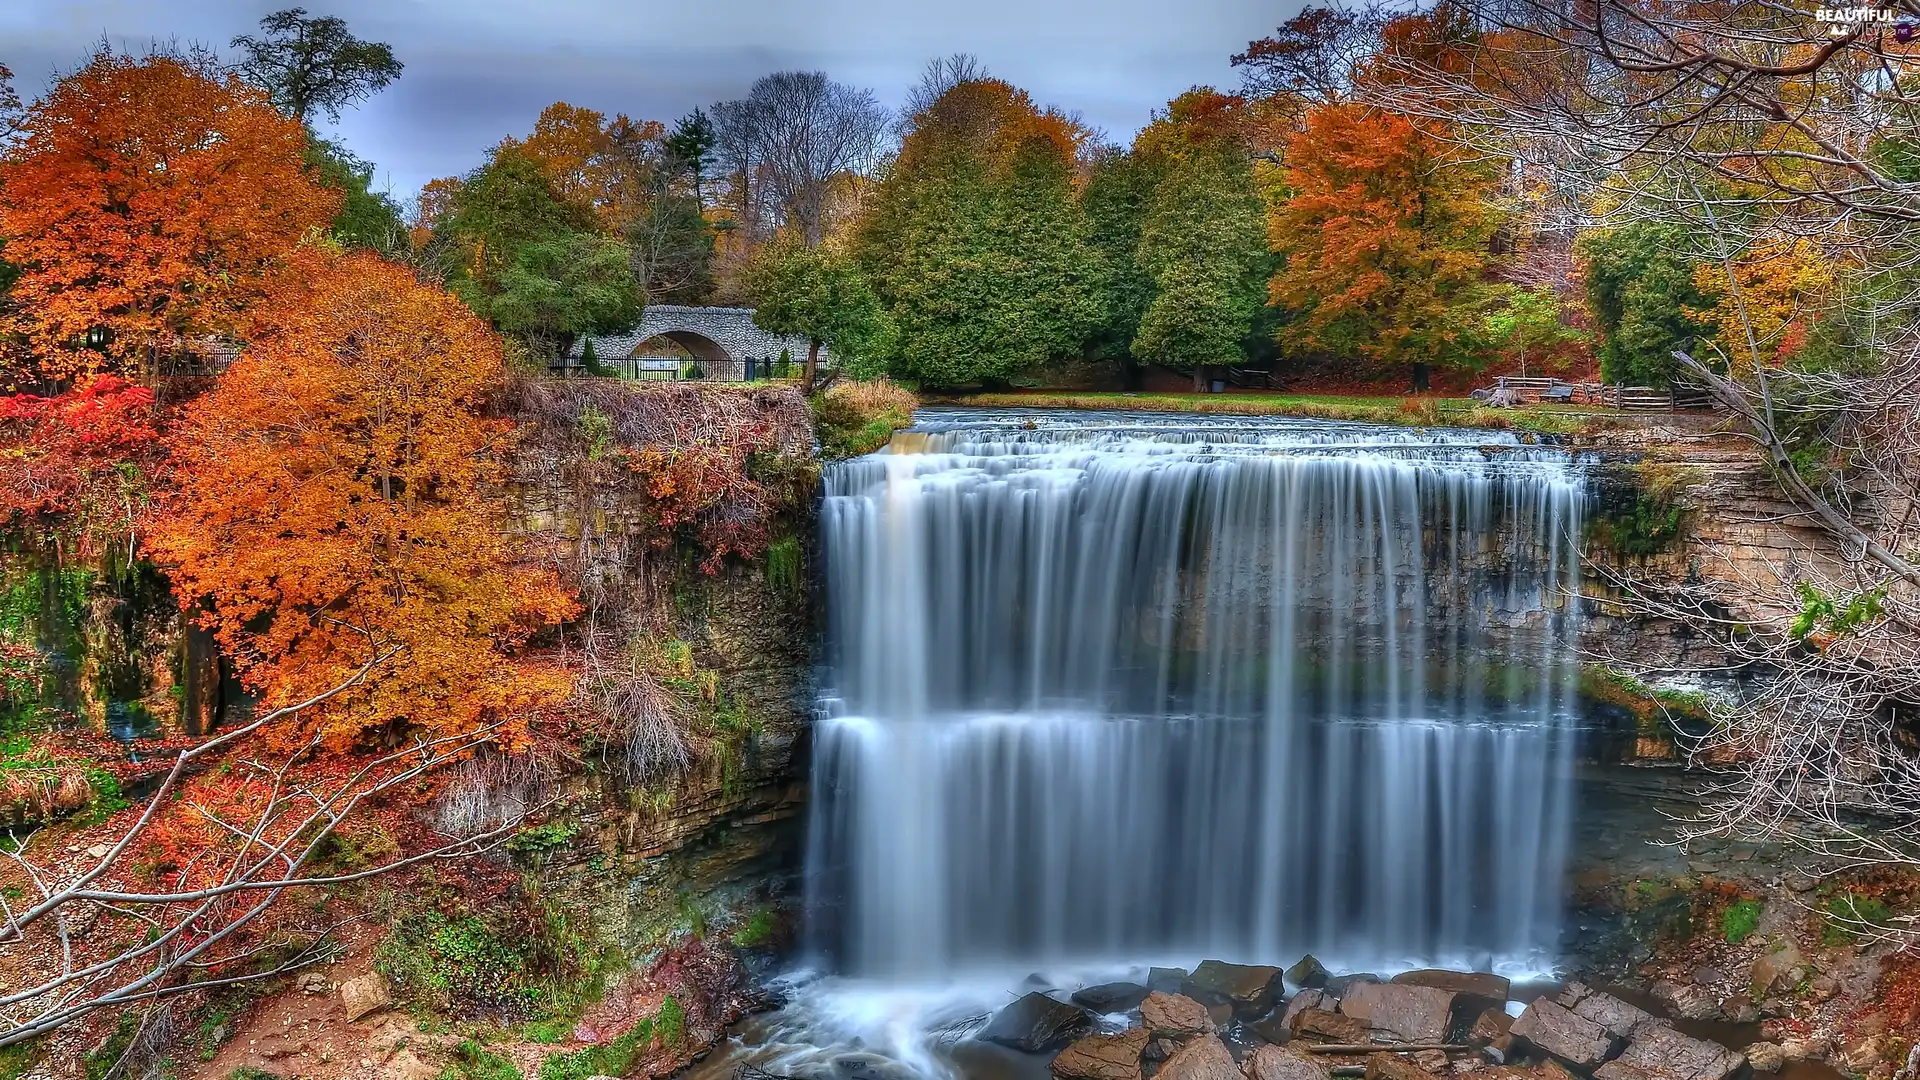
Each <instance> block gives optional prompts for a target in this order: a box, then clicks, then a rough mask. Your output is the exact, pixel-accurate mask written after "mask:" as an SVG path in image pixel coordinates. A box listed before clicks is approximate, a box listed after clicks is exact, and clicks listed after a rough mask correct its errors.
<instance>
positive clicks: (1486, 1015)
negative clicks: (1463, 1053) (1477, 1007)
mask: <svg viewBox="0 0 1920 1080" xmlns="http://www.w3.org/2000/svg"><path fill="white" fill-rule="evenodd" d="M1512 1030H1513V1017H1511V1016H1508V1015H1507V1010H1505V1009H1488V1010H1487V1011H1486V1012H1483V1013H1481V1014H1480V1016H1479V1018H1478V1019H1476V1020H1475V1021H1474V1022H1473V1028H1472V1030H1470V1031H1468V1032H1467V1041H1468V1042H1470V1043H1472V1044H1474V1045H1475V1046H1486V1045H1488V1044H1489V1043H1491V1042H1493V1041H1494V1040H1495V1039H1498V1038H1500V1037H1501V1036H1502V1035H1506V1034H1508V1033H1509V1032H1511V1031H1512Z"/></svg>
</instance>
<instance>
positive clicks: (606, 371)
mask: <svg viewBox="0 0 1920 1080" xmlns="http://www.w3.org/2000/svg"><path fill="white" fill-rule="evenodd" d="M580 366H581V367H583V368H586V369H587V374H589V375H592V376H594V377H596V378H601V379H610V378H612V377H613V376H614V374H615V372H614V370H613V369H612V368H610V367H608V366H606V365H605V364H602V363H601V362H600V354H599V353H597V352H595V351H594V348H593V339H592V338H588V339H587V343H586V344H585V345H582V346H581V347H580Z"/></svg>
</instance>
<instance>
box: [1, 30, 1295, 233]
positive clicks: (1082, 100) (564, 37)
mask: <svg viewBox="0 0 1920 1080" xmlns="http://www.w3.org/2000/svg"><path fill="white" fill-rule="evenodd" d="M296 2H299V0H260V2H254V0H0V63H5V64H7V65H8V66H9V67H11V68H12V69H13V71H14V74H15V82H16V85H17V87H18V89H19V90H20V93H21V96H22V97H24V98H29V99H30V98H32V97H36V96H38V95H39V93H40V92H41V91H42V90H43V89H44V88H45V87H46V85H47V83H48V81H49V80H50V79H51V77H52V76H53V75H54V74H55V73H56V72H60V71H68V70H72V69H73V68H74V67H76V66H78V64H79V63H80V62H81V61H83V60H84V59H85V57H86V55H87V53H88V52H89V50H90V47H91V45H92V43H94V42H97V41H99V40H100V39H101V37H102V36H105V37H106V38H107V39H108V40H110V41H112V42H113V43H115V44H116V45H118V46H121V47H128V48H133V49H136V50H143V49H145V48H146V47H147V45H148V44H149V43H150V42H152V41H154V40H156V39H158V40H163V41H165V40H177V41H179V42H182V43H193V42H197V43H203V44H209V45H215V46H218V47H220V48H221V50H222V51H223V52H225V51H226V43H227V42H228V41H229V40H231V39H232V38H233V37H234V35H236V34H241V33H246V32H250V31H252V30H253V29H254V28H255V24H256V23H257V22H258V20H259V18H260V16H262V15H264V14H266V13H267V12H269V11H273V10H275V9H278V8H280V7H283V6H286V5H287V4H291V3H296ZM305 6H306V8H307V10H308V11H309V12H311V13H313V14H326V15H338V16H340V17H342V18H344V19H346V20H347V23H348V25H349V26H350V27H351V28H352V29H353V31H354V33H355V34H356V35H358V36H360V37H362V38H368V39H372V40H376V41H385V42H387V43H389V44H391V45H392V46H393V47H394V51H395V52H396V53H397V54H398V55H399V57H400V59H401V60H402V61H403V62H404V63H405V64H406V72H405V74H404V75H402V76H401V78H400V81H399V82H397V83H395V84H394V85H392V86H390V87H388V88H387V89H386V90H385V91H384V92H383V93H381V94H380V95H379V96H378V97H376V98H374V99H373V100H371V101H369V102H367V103H365V104H363V105H362V106H360V108H359V109H358V110H357V111H355V112H352V113H349V114H348V115H346V116H344V117H343V118H342V120H341V122H340V124H339V126H338V131H337V134H338V136H339V137H341V138H342V139H343V140H344V141H345V142H346V143H347V144H348V145H349V146H350V147H351V148H352V149H353V150H354V151H355V152H356V153H358V154H360V155H361V156H362V157H365V158H368V159H370V160H372V161H374V162H375V163H376V164H377V165H378V167H379V170H380V172H379V179H378V182H377V185H376V186H379V185H380V184H384V185H389V186H390V187H391V189H392V190H393V192H394V194H395V195H397V196H401V197H406V196H410V195H411V194H412V193H413V192H414V191H416V190H417V189H418V188H419V187H420V185H421V184H422V183H424V182H426V181H427V180H430V179H432V178H433V177H436V176H445V175H449V174H453V173H460V172H465V171H466V170H468V169H470V168H472V167H474V166H475V165H476V164H478V163H479V161H480V159H481V156H482V155H483V154H484V152H485V151H486V149H487V147H489V146H491V145H493V144H494V143H495V142H497V141H499V139H500V138H501V136H503V135H508V134H524V133H526V132H527V131H528V130H530V129H531V128H532V127H533V120H534V117H535V116H537V115H538V114H539V112H540V110H541V109H542V108H543V107H545V106H546V105H548V104H550V103H552V102H554V101H560V100H564V101H570V102H573V103H574V104H576V105H585V106H588V107H590V108H594V109H599V110H601V111H602V112H606V113H609V114H612V113H615V112H624V113H626V114H627V115H629V116H632V117H634V118H635V119H657V120H662V121H666V122H669V123H671V122H672V121H673V120H674V119H675V118H677V117H679V116H681V115H683V114H685V113H686V112H688V111H689V110H691V109H692V108H693V107H694V106H696V105H707V104H711V103H712V102H714V101H718V100H722V99H726V98H732V97H738V96H740V95H741V94H742V93H743V92H744V91H745V90H746V88H747V86H748V85H749V84H751V83H752V82H753V80H754V79H755V78H756V77H758V76H760V75H763V74H766V73H767V72H770V71H777V70H781V69H788V68H804V69H816V68H817V69H820V70H824V71H826V72H827V73H828V74H830V75H832V76H833V77H834V78H836V79H838V80H840V81H842V82H848V83H852V84H854V85H856V86H863V87H868V88H871V89H872V90H873V91H874V92H875V93H876V94H877V95H879V97H880V99H881V101H883V102H885V103H886V104H887V105H889V106H898V105H899V103H900V101H901V100H902V99H903V98H904V97H905V95H906V92H907V89H908V87H910V86H911V85H912V84H913V83H914V82H915V80H916V79H917V78H918V76H919V71H920V68H921V66H922V65H923V64H924V63H925V62H926V60H927V59H928V58H930V57H933V56H938V55H944V54H947V53H951V52H971V53H974V54H975V55H977V56H979V57H980V59H981V60H982V61H983V62H984V63H985V64H986V66H987V69H988V70H989V71H990V72H991V73H992V74H994V75H996V76H999V77H1001V78H1004V79H1007V80H1009V81H1011V82H1013V83H1014V84H1016V85H1018V86H1021V87H1024V88H1026V89H1027V90H1028V91H1029V92H1030V93H1032V94H1033V96H1034V98H1035V100H1036V101H1038V102H1040V103H1041V104H1043V105H1054V106H1058V107H1060V108H1062V109H1067V110H1078V111H1079V112H1080V113H1081V115H1082V116H1083V117H1084V118H1085V119H1086V120H1087V122H1089V123H1090V124H1092V125H1094V126H1095V127H1098V128H1101V129H1104V130H1105V131H1106V132H1107V133H1108V135H1109V136H1110V137H1112V138H1115V139H1118V140H1125V139H1127V138H1128V137H1130V136H1131V135H1132V133H1133V132H1134V131H1135V130H1136V129H1137V128H1138V127H1139V126H1140V125H1141V124H1143V123H1145V122H1146V120H1147V117H1148V113H1149V112H1150V111H1151V110H1152V109H1153V108H1155V107H1156V106H1159V105H1162V104H1164V103H1165V102H1166V101H1167V99H1168V98H1170V97H1172V96H1173V95H1175V94H1177V93H1179V92H1180V91H1182V90H1184V89H1186V88H1187V87H1189V86H1193V85H1195V84H1199V83H1210V84H1213V85H1216V86H1220V87H1222V88H1223V89H1224V88H1231V87H1236V86H1238V84H1239V79H1238V73H1236V72H1234V71H1233V70H1232V69H1231V68H1230V67H1229V65H1228V62H1227V60H1228V57H1230V56H1231V55H1232V54H1233V53H1236V52H1239V51H1241V50H1242V49H1244V48H1245V47H1246V44H1247V42H1248V41H1250V40H1252V39H1253V38H1256V37H1262V36H1265V35H1266V34H1268V33H1271V32H1272V30H1273V28H1274V27H1275V26H1277V25H1278V24H1279V23H1281V22H1282V21H1284V20H1285V19H1286V18H1288V17H1289V16H1291V15H1292V14H1293V13H1294V12H1295V11H1297V10H1299V7H1300V3H1299V0H798V2H796V0H784V2H783V0H549V2H545V3H541V2H536V0H305Z"/></svg>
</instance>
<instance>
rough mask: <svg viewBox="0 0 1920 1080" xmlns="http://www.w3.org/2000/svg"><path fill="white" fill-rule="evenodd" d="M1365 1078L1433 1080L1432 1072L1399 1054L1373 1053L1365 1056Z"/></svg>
mask: <svg viewBox="0 0 1920 1080" xmlns="http://www.w3.org/2000/svg"><path fill="white" fill-rule="evenodd" d="M1366 1080H1433V1074H1432V1073H1430V1072H1428V1071H1426V1070H1425V1069H1422V1068H1421V1067H1420V1066H1418V1065H1415V1064H1414V1063H1413V1062H1411V1061H1408V1060H1407V1059H1406V1058H1403V1057H1401V1056H1400V1055H1399V1054H1374V1055H1372V1056H1371V1057H1369V1058H1367V1077H1366Z"/></svg>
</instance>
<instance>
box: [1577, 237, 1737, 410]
mask: <svg viewBox="0 0 1920 1080" xmlns="http://www.w3.org/2000/svg"><path fill="white" fill-rule="evenodd" d="M1687 251H1688V246H1687V236H1686V233H1685V231H1684V230H1683V229H1681V228H1680V227H1679V226H1677V225H1668V224H1661V223H1658V222H1635V223H1634V224H1631V225H1624V226H1621V227H1620V228H1617V229H1608V230H1606V231H1604V232H1599V233H1594V234H1592V235H1590V236H1588V237H1585V238H1583V239H1582V241H1581V243H1580V245H1579V252H1580V254H1581V255H1582V256H1583V257H1584V258H1585V260H1586V279H1587V306H1588V308H1589V309H1590V311H1591V313H1592V315H1593V321H1594V326H1595V327H1596V328H1597V329H1598V330H1599V332H1600V376H1601V378H1603V379H1605V380H1606V381H1608V382H1610V383H1628V384H1644V385H1648V386H1666V385H1668V384H1670V383H1671V382H1672V380H1673V377H1674V375H1675V374H1676V373H1677V372H1678V371H1679V361H1677V360H1675V359H1674V358H1673V353H1674V352H1675V350H1679V351H1683V352H1684V351H1691V350H1692V349H1693V348H1694V342H1695V341H1696V340H1697V339H1700V338H1705V337H1708V336H1710V335H1711V334H1712V332H1713V331H1712V327H1710V326H1709V325H1707V323H1706V322H1705V321H1703V320H1702V319H1700V318H1699V317H1697V316H1696V315H1694V314H1693V312H1697V311H1704V310H1706V309H1707V308H1709V307H1711V306H1712V304H1713V300H1712V298H1711V297H1709V296H1707V295H1706V294H1705V293H1702V292H1701V291H1700V289H1699V288H1698V287H1697V286H1695V285H1694V279H1693V271H1694V267H1695V266H1696V265H1697V264H1698V261H1697V260H1696V259H1693V258H1690V257H1689V256H1688V255H1687Z"/></svg>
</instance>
